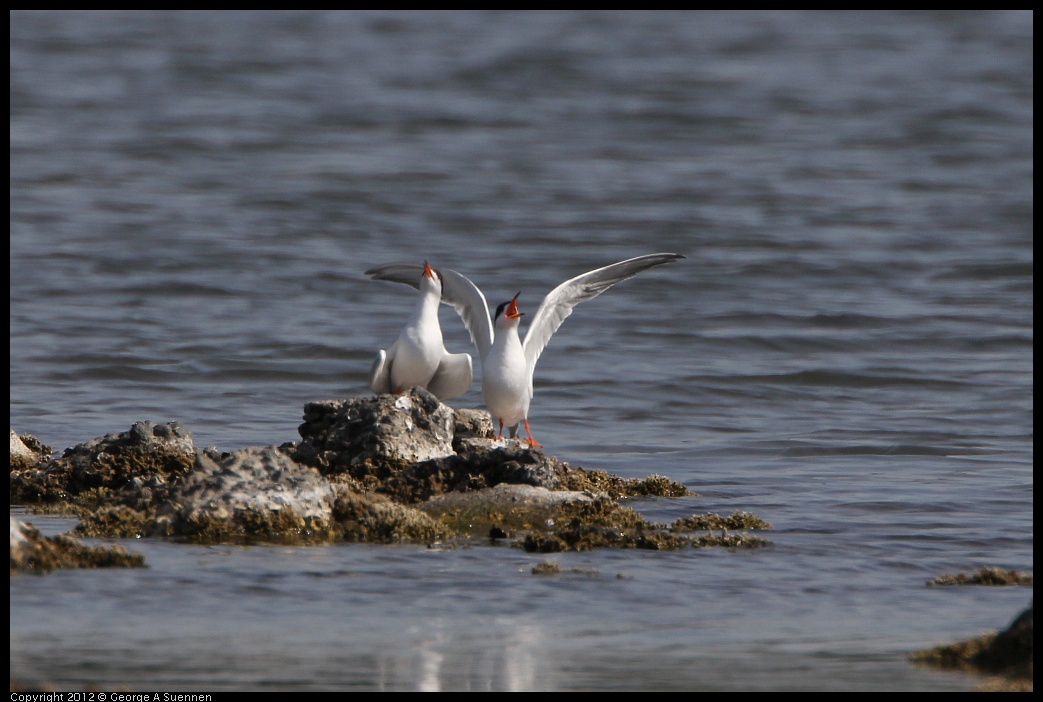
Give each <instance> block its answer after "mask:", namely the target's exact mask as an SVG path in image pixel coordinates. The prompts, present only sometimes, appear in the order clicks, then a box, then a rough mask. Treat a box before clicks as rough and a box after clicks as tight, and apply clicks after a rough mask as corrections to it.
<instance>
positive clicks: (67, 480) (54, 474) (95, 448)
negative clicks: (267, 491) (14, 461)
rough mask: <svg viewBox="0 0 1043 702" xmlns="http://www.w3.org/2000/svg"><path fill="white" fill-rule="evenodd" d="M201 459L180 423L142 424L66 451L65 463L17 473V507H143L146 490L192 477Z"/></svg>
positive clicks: (13, 486)
mask: <svg viewBox="0 0 1043 702" xmlns="http://www.w3.org/2000/svg"><path fill="white" fill-rule="evenodd" d="M195 453H196V452H195V447H194V446H193V444H192V436H191V434H190V433H189V432H188V431H187V430H186V429H185V428H184V427H183V426H182V425H181V423H180V422H172V423H170V424H159V425H156V424H153V423H152V422H136V423H135V424H134V425H133V426H132V427H131V428H130V430H129V431H126V432H123V433H121V434H107V435H105V436H104V437H101V438H99V439H94V440H93V441H88V442H87V443H84V444H80V445H78V446H75V447H73V448H71V449H66V450H65V452H64V453H63V454H62V456H61V457H60V458H56V459H54V460H51V461H48V462H46V463H44V464H42V465H40V466H38V467H30V468H27V469H25V470H19V471H15V470H12V472H11V501H12V503H14V504H40V503H55V502H70V503H72V504H73V505H80V506H91V507H93V506H97V505H100V504H118V503H123V502H135V501H140V500H141V499H142V498H143V496H142V494H141V490H142V488H144V487H145V486H148V485H151V486H152V488H164V487H165V486H166V484H167V483H168V482H169V481H171V479H173V478H175V477H177V476H181V475H184V474H186V473H187V472H188V471H189V470H190V469H191V467H192V465H193V464H194V463H195ZM124 491H128V492H127V493H126V494H124ZM155 492H156V491H155V490H151V491H150V493H149V494H148V495H147V498H148V499H149V500H152V499H156V498H157V497H159V496H161V495H156V494H153V493H155ZM159 492H160V493H162V492H164V490H163V489H161V490H160V491H159Z"/></svg>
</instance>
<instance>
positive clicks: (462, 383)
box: [367, 261, 471, 400]
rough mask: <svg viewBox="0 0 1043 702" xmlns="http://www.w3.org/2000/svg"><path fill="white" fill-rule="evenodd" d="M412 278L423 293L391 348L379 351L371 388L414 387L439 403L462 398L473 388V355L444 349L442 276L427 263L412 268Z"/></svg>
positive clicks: (397, 391) (398, 389)
mask: <svg viewBox="0 0 1043 702" xmlns="http://www.w3.org/2000/svg"><path fill="white" fill-rule="evenodd" d="M367 273H368V272H367ZM411 276H412V280H410V281H408V282H409V284H410V285H412V286H413V287H415V288H417V289H418V290H419V291H420V299H419V300H418V301H417V303H416V308H415V309H414V310H413V316H412V317H410V318H409V321H408V322H406V326H405V328H403V329H402V331H401V333H399V335H398V338H397V339H396V340H395V343H393V344H392V345H391V348H390V349H388V350H386V351H385V350H384V349H380V351H378V352H377V357H376V359H374V361H373V366H372V368H371V369H370V374H369V385H370V387H371V388H372V389H373V392H375V393H377V394H378V395H379V394H381V393H392V392H393V393H395V394H401V393H402V392H404V391H405V390H408V389H409V388H411V387H415V386H420V387H423V388H426V389H427V390H428V392H430V393H431V394H432V395H434V396H435V397H437V398H438V399H439V400H447V399H449V398H452V397H457V396H459V395H463V394H464V393H465V392H467V391H468V390H470V389H471V356H470V354H466V353H449V352H448V351H446V350H445V345H444V343H443V341H442V327H441V325H439V323H438V303H439V301H440V300H442V277H441V276H440V275H439V274H438V272H437V271H436V270H435V269H434V268H432V267H431V266H430V265H429V264H428V263H427V261H424V265H423V266H412V267H411ZM402 282H406V281H404V280H403V281H402Z"/></svg>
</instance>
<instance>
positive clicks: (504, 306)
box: [493, 300, 511, 322]
mask: <svg viewBox="0 0 1043 702" xmlns="http://www.w3.org/2000/svg"><path fill="white" fill-rule="evenodd" d="M509 304H511V301H510V300H508V301H507V302H501V303H500V306H499V307H497V308H496V315H495V316H494V317H493V321H494V322H495V321H496V320H497V319H499V318H500V315H501V314H503V311H504V310H505V309H507V305H509Z"/></svg>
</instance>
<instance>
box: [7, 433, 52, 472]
mask: <svg viewBox="0 0 1043 702" xmlns="http://www.w3.org/2000/svg"><path fill="white" fill-rule="evenodd" d="M50 457H51V447H50V446H47V445H45V444H42V443H40V441H39V440H38V439H37V438H36V437H35V436H32V435H30V434H23V435H22V436H19V435H18V433H17V432H15V430H14V429H12V430H11V470H24V469H26V468H31V467H33V466H36V465H38V464H39V463H41V462H42V461H46V460H49V459H50Z"/></svg>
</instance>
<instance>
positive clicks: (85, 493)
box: [11, 388, 769, 552]
mask: <svg viewBox="0 0 1043 702" xmlns="http://www.w3.org/2000/svg"><path fill="white" fill-rule="evenodd" d="M299 432H300V435H301V440H300V441H299V442H294V443H288V444H284V445H282V446H280V447H274V446H270V447H265V448H247V449H243V450H241V451H236V452H234V453H230V454H222V453H218V452H217V451H216V450H211V449H208V450H207V451H202V452H201V451H198V450H197V449H196V448H195V447H194V445H193V444H192V438H191V434H190V433H189V432H188V431H187V430H185V428H184V427H183V426H181V424H179V423H177V422H174V423H172V424H161V425H156V424H153V423H151V422H138V423H136V424H134V426H132V427H131V429H130V430H129V431H128V432H124V433H121V434H115V435H114V434H109V435H107V436H105V437H102V438H100V439H95V440H94V441H89V442H87V443H85V444H81V445H79V446H76V447H74V448H72V449H69V450H67V451H66V452H65V453H64V454H63V455H62V456H61V457H60V458H57V459H53V460H48V461H47V462H44V463H41V464H39V465H37V466H35V467H26V468H23V469H14V468H12V473H11V499H12V502H13V503H21V504H28V505H45V506H47V507H48V508H49V509H52V510H64V511H69V512H72V513H74V514H77V515H78V516H79V517H80V519H81V524H80V526H79V527H78V528H77V529H76V531H75V533H76V534H78V535H82V536H101V537H123V538H130V537H135V536H160V537H167V538H172V539H184V540H188V541H193V542H203V543H217V542H231V543H243V542H254V541H262V542H276V543H290V544H307V543H319V542H329V541H367V542H372V543H401V542H412V543H434V542H441V541H446V540H449V539H462V538H474V537H481V538H486V537H489V538H492V539H493V540H496V541H499V540H505V539H506V540H510V541H511V542H512V543H513V544H515V545H518V546H524V547H525V548H528V549H530V550H538V551H544V552H546V551H561V550H581V549H587V548H597V547H602V546H609V547H616V548H656V549H659V548H683V547H690V546H706V545H727V546H732V547H735V546H751V545H763V544H765V543H766V542H764V541H763V540H758V539H754V538H746V539H744V538H743V537H742V535H740V534H732V535H728V538H727V539H723V538H722V537H718V536H716V535H712V536H711V535H703V536H699V535H693V534H691V533H689V532H691V531H693V530H695V529H705V530H709V529H724V527H723V526H721V524H720V523H719V521H714V520H709V521H699V520H695V521H692V522H690V523H685V524H684V525H681V526H678V524H674V525H660V524H652V523H649V522H647V521H645V520H644V519H643V518H641V517H640V515H638V514H637V513H636V512H634V511H633V510H632V509H630V508H628V507H624V506H622V505H619V504H617V503H616V502H615V500H617V499H619V498H621V497H628V496H635V495H653V496H654V495H664V496H671V497H679V496H691V495H693V493H691V492H690V491H688V489H687V488H685V486H683V485H681V484H679V483H676V482H674V481H671V480H669V479H668V478H665V477H663V476H659V475H652V476H649V477H648V478H645V479H642V480H635V479H629V480H627V479H623V478H621V477H619V476H613V475H610V474H608V473H605V472H604V471H596V470H595V471H587V470H584V469H583V468H578V467H572V466H570V465H569V464H567V463H565V462H563V461H560V460H558V459H557V458H555V457H553V456H548V455H547V454H545V453H544V452H543V450H542V449H540V448H531V447H529V446H528V445H527V443H525V442H523V441H521V440H518V439H492V438H491V435H492V424H491V422H490V421H489V417H488V414H486V413H485V412H481V411H478V410H453V409H452V408H451V407H449V406H447V405H445V404H443V403H441V402H439V401H438V399H437V398H435V397H434V396H433V395H431V394H430V393H429V392H427V391H426V390H424V389H422V388H413V389H411V390H410V391H409V392H408V393H405V394H402V395H377V396H369V397H356V398H349V399H346V400H325V401H319V402H311V403H308V404H307V405H306V406H305V408H304V422H303V423H302V424H301V425H300V427H299ZM693 519H694V518H693ZM696 524H698V525H700V526H693V525H696ZM710 524H712V525H714V526H705V525H710ZM750 524H751V525H752V526H750V527H749V528H754V529H757V528H769V527H768V525H766V524H763V523H757V522H750ZM732 528H736V527H732Z"/></svg>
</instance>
